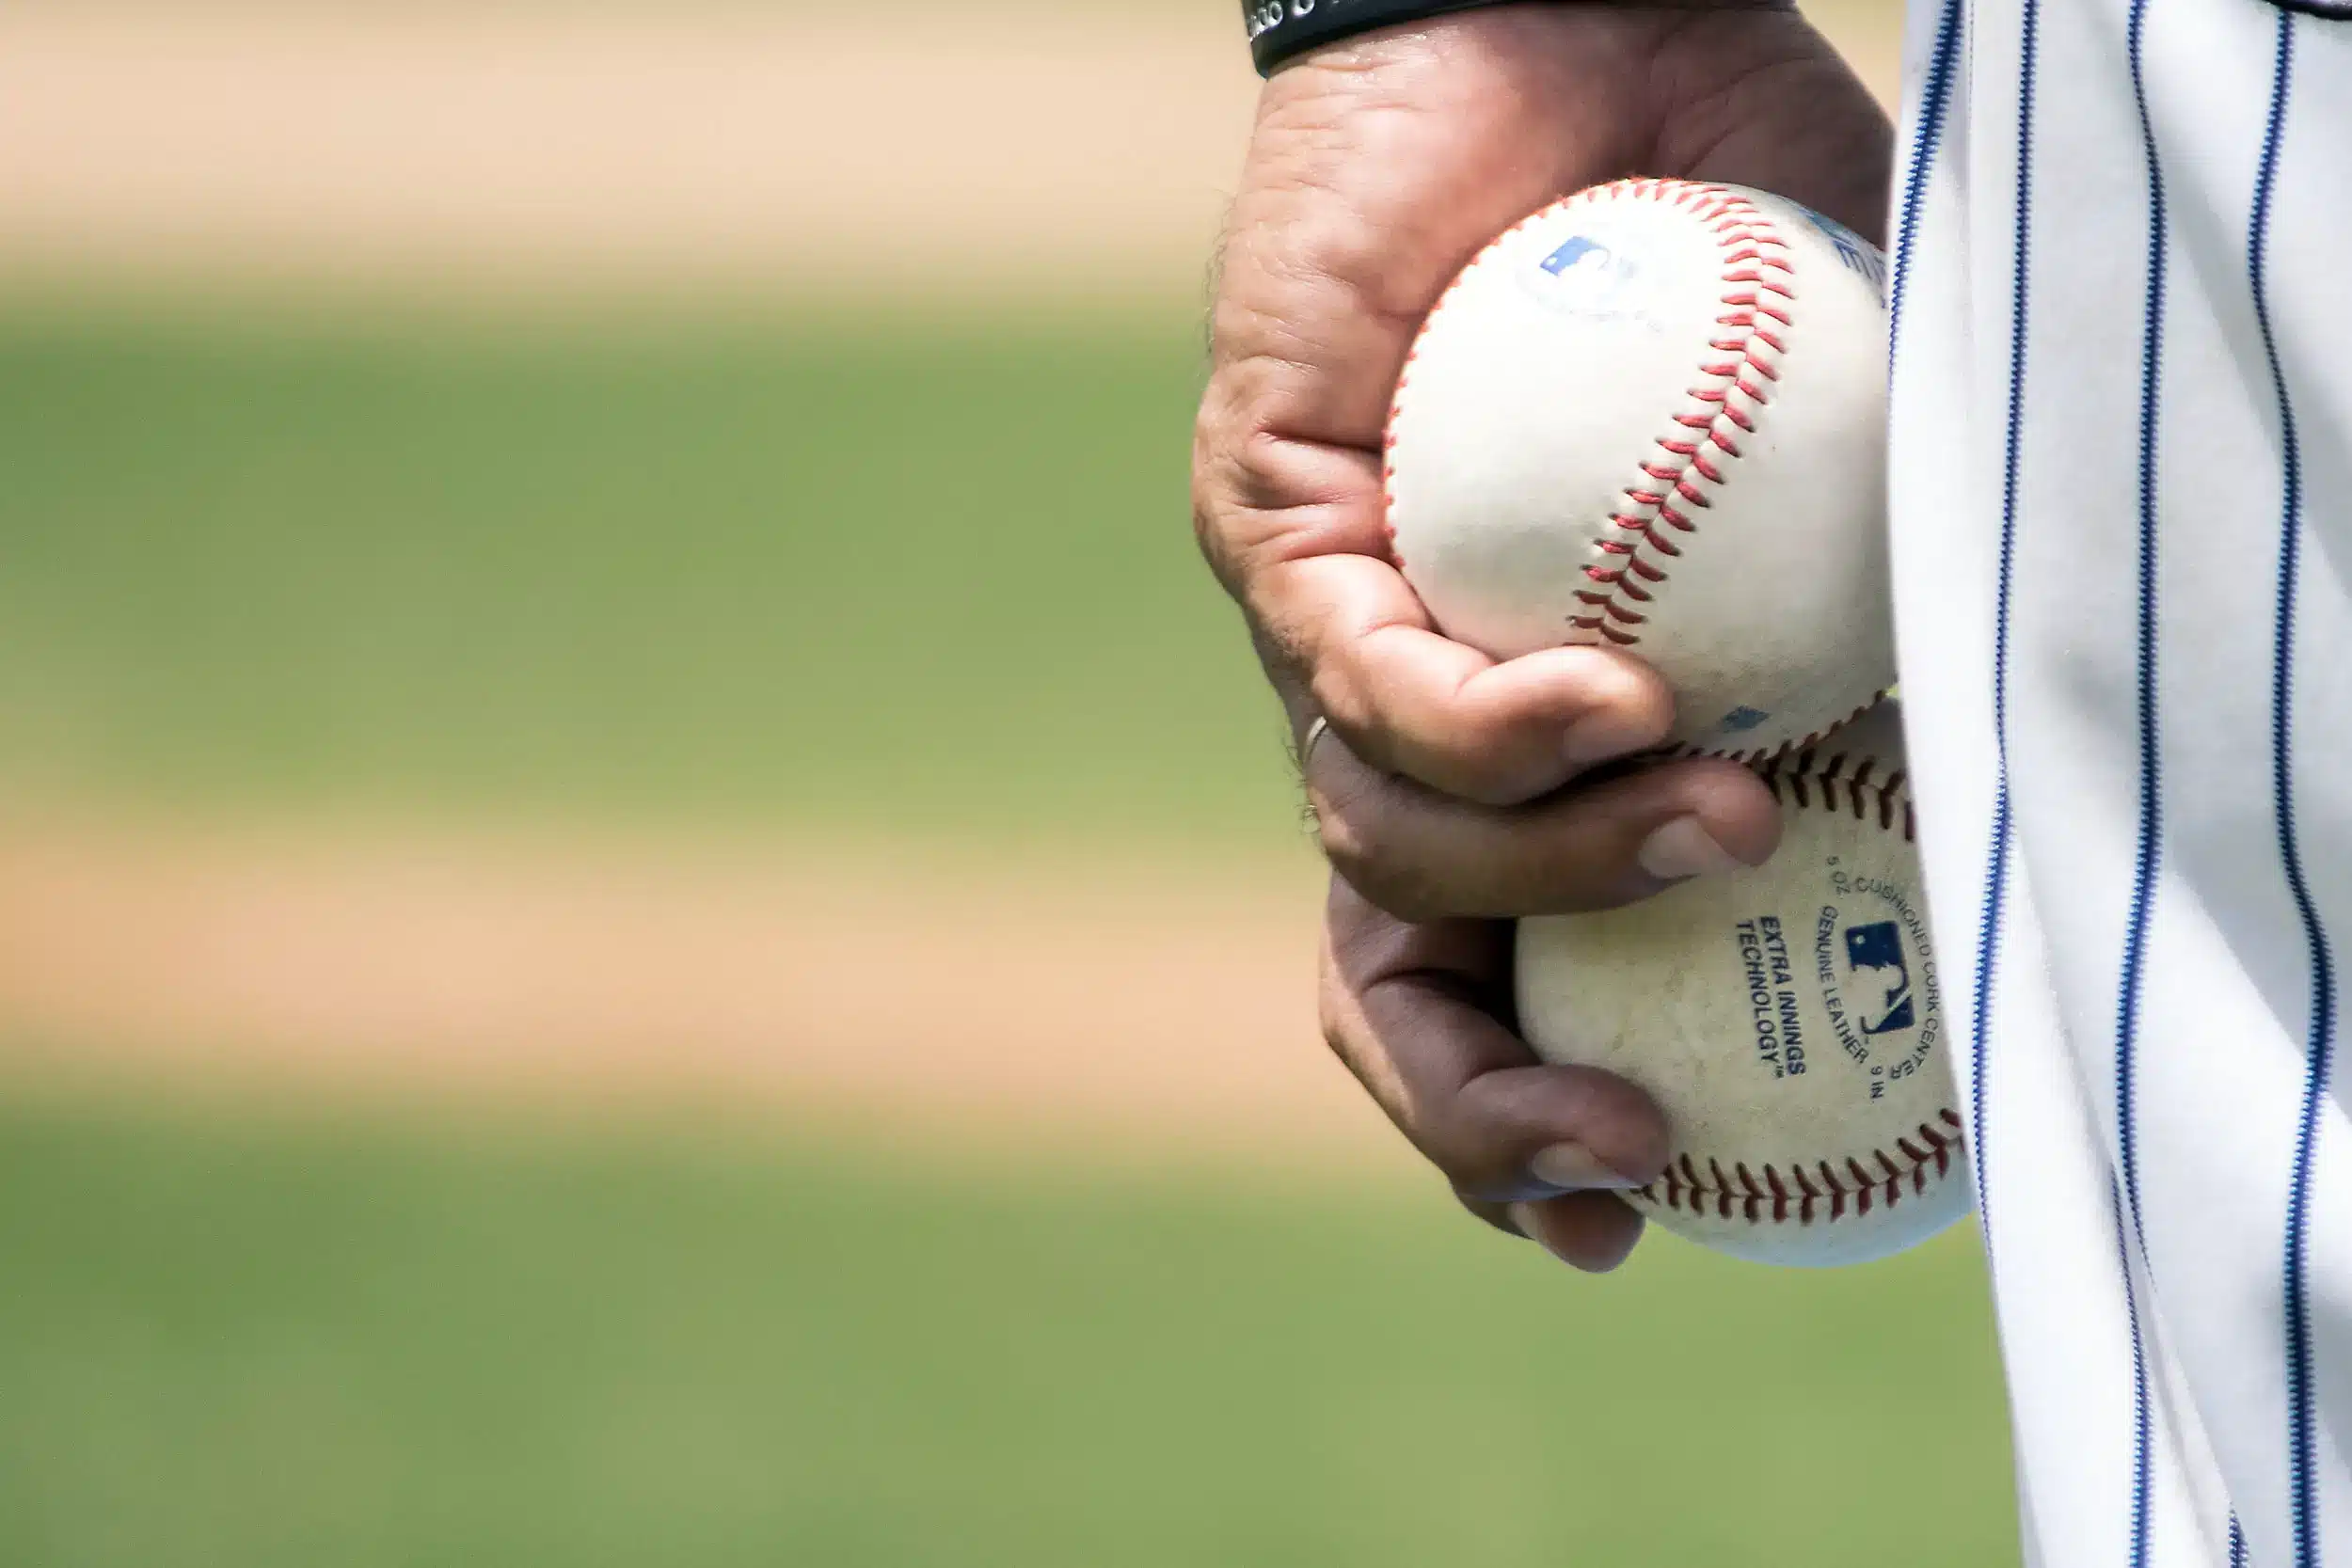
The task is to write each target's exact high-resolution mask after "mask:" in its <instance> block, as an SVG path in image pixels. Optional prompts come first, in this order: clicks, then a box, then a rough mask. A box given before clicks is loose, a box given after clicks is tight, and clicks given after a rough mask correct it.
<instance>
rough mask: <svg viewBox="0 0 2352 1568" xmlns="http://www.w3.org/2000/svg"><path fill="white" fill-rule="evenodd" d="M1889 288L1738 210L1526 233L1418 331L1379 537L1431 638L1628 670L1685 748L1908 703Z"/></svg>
mask: <svg viewBox="0 0 2352 1568" xmlns="http://www.w3.org/2000/svg"><path fill="white" fill-rule="evenodd" d="M1885 280H1886V268H1885V262H1884V260H1883V257H1882V256H1881V255H1880V253H1879V251H1878V250H1877V249H1876V248H1875V247H1874V246H1872V245H1870V244H1869V243H1868V242H1867V241H1865V240H1862V239H1860V238H1858V237H1857V236H1855V235H1854V234H1852V233H1851V232H1849V231H1848V230H1845V229H1842V228H1840V227H1839V226H1838V225H1836V224H1835V223H1832V222H1830V221H1829V220H1828V219H1826V218H1823V217H1820V216H1819V215H1817V214H1813V213H1811V212H1809V211H1807V210H1806V209H1805V208H1803V207H1801V206H1798V205H1797V204H1796V203H1794V202H1792V201H1788V200H1785V199H1783V198H1780V197H1776V196H1772V195H1769V194H1767V193H1765V192H1762V191H1755V190H1749V189H1746V188H1744V187H1741V186H1737V185H1715V184H1694V183H1690V182H1682V181H1674V180H1624V181H1618V182H1614V183H1613V184H1607V185H1597V186H1595V187H1593V188H1592V189H1590V190H1586V191H1581V192H1579V193H1577V194H1576V195H1575V196H1572V197H1569V198H1566V199H1565V200H1564V201H1561V202H1559V203H1557V204H1555V205H1553V206H1551V207H1549V208H1547V209H1545V210H1544V211H1542V212H1540V213H1537V214H1534V216H1532V217H1530V218H1528V219H1526V220H1525V221H1524V222H1522V223H1520V224H1518V225H1517V226H1516V227H1514V228H1513V229H1511V230H1508V231H1507V232H1505V233H1504V234H1503V235H1502V236H1501V237H1500V238H1499V239H1497V240H1496V241H1495V242H1494V243H1493V244H1492V245H1490V246H1488V247H1487V249H1486V251H1485V252H1484V253H1483V254H1481V255H1480V256H1479V257H1478V258H1477V259H1476V260H1474V261H1471V262H1470V265H1469V266H1468V267H1466V268H1465V269H1464V270H1463V272H1462V274H1461V276H1460V277H1458V278H1456V279H1455V281H1454V285H1453V287H1452V288H1451V289H1450V290H1449V291H1448V292H1447V293H1446V294H1445V296H1444V297H1443V298H1442V299H1441V300H1440V301H1439V302H1438V306H1437V308H1436V309H1433V310H1432V311H1431V312H1430V315H1429V318H1428V321H1427V322H1426V324H1425V325H1423V326H1422V332H1421V337H1420V339H1419V341H1418V342H1417V343H1416V344H1415V346H1414V349H1413V352H1412V356H1411V358H1410V360H1409V361H1408V362H1407V364H1406V370H1405V374H1404V377H1403V379H1402V381H1401V382H1400V384H1399V386H1398V388H1397V393H1396V401H1395V404H1394V406H1393V408H1392V410H1391V415H1390V420H1389V430H1388V453H1387V463H1386V468H1387V474H1386V479H1387V491H1388V523H1389V531H1390V535H1391V542H1392V547H1393V551H1394V554H1395V557H1396V560H1397V562H1398V564H1399V566H1400V567H1401V569H1402V570H1403V571H1404V573H1405V576H1406V579H1407V580H1408V581H1410V582H1411V583H1412V585H1413V588H1414V590H1415V591H1416V592H1417V593H1418V594H1420V595H1421V598H1422V603H1423V604H1424V605H1426V606H1427V607H1428V610H1429V611H1430V613H1431V615H1432V616H1433V617H1434V618H1435V619H1436V621H1437V624H1438V629H1440V630H1441V631H1443V632H1444V633H1445V634H1446V635H1447V636H1448V637H1451V638H1453V639H1454V640H1455V641H1461V642H1467V643H1469V644H1470V645H1471V646H1473V647H1476V648H1479V649H1481V650H1483V651H1484V652H1486V653H1487V654H1489V655H1491V656H1493V657H1496V658H1513V657H1518V656H1520V655H1523V654H1528V653H1532V652H1534V651H1535V650H1537V649H1540V648H1547V647H1553V646H1558V645H1560V644H1563V643H1591V644H1598V645H1605V646H1614V647H1623V648H1629V649H1631V650H1632V651H1634V652H1635V653H1636V654H1638V655H1639V656H1640V657H1643V658H1645V659H1646V660H1647V661H1648V662H1650V663H1651V664H1653V665H1655V666H1656V667H1657V668H1658V670H1659V671H1660V672H1661V673H1663V674H1664V675H1665V677H1666V679H1667V681H1668V682H1669V683H1670V684H1671V685H1672V686H1673V688H1674V689H1675V691H1676V694H1677V697H1678V699H1679V703H1680V705H1679V714H1680V722H1679V727H1678V728H1677V731H1676V733H1675V736H1673V738H1674V740H1675V741H1676V742H1677V743H1678V744H1681V745H1684V746H1687V747H1690V748H1692V749H1693V750H1697V751H1703V752H1713V753H1718V754H1722V755H1733V756H1741V757H1750V758H1759V757H1764V756H1769V755H1771V754H1772V753H1773V752H1777V751H1779V750H1781V749H1783V748H1786V747H1791V746H1797V745H1802V744H1804V742H1805V741H1806V740H1807V739H1809V738H1812V737H1815V736H1819V735H1820V734H1821V733H1823V732H1825V731H1827V730H1828V729H1830V728H1831V727H1832V726H1834V725H1836V724H1838V723H1841V722H1843V721H1846V720H1848V719H1850V718H1851V717H1853V716H1854V715H1855V714H1856V713H1858V712H1860V711H1861V710H1862V709H1863V708H1865V707H1867V705H1869V704H1870V703H1871V702H1873V701H1874V700H1875V699H1876V698H1878V697H1879V696H1880V695H1881V694H1882V693H1883V692H1884V691H1885V690H1886V689H1888V688H1889V687H1890V686H1892V685H1893V683H1894V679H1895V656H1894V634H1893V627H1892V624H1891V615H1890V611H1889V609H1888V605H1889V599H1890V591H1889V587H1888V582H1887V545H1886V525H1885V490H1886V467H1885V464H1886V455H1885V453H1886V442H1885V429H1886V371H1887V367H1886V308H1885V303H1884V293H1885Z"/></svg>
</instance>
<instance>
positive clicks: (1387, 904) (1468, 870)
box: [1306, 733, 1781, 920]
mask: <svg viewBox="0 0 2352 1568" xmlns="http://www.w3.org/2000/svg"><path fill="white" fill-rule="evenodd" d="M1306 776H1307V793H1308V799H1309V800H1310V802H1311V804H1312V805H1313V807H1314V813H1315V822H1316V827H1317V831H1318V832H1319V834H1320V836H1321V839H1322V844H1323V850H1324V853H1325V855H1326V856H1327V857H1328V858H1329V860H1330V862H1331V864H1332V866H1333V867H1334V868H1335V869H1336V870H1337V871H1338V872H1339V873H1340V875H1341V877H1342V878H1343V879H1345V880H1346V881H1347V882H1348V883H1349V884H1350V885H1351V886H1352V887H1353V888H1354V889H1355V890H1356V891H1357V892H1358V893H1359V894H1360V895H1362V896H1363V897H1365V898H1366V899H1368V900H1369V901H1370V902H1372V903H1374V904H1376V905H1378V906H1379V907H1380V908H1381V909H1383V910H1386V911H1389V912H1390V913H1391V914H1394V915H1397V916H1399V917H1400V918H1403V919H1407V920H1442V919H1455V918H1464V917H1474V918H1484V919H1500V918H1504V917H1514V916H1519V915H1530V914H1565V913H1575V912H1579V911H1588V910H1598V909H1611V908H1614V907H1615V906H1617V905H1620V904H1626V903H1630V902H1632V901H1633V900H1635V899H1638V898H1645V897H1647V896H1648V895H1651V894H1653V893H1657V892H1659V891H1660V890H1661V889H1662V888H1665V887H1668V886H1671V885H1672V884H1673V883H1675V882H1677V881H1681V880H1684V879H1688V878H1691V877H1698V876H1714V875H1722V874H1725V873H1728V872H1732V871H1736V870H1738V869H1739V868H1740V867H1742V866H1751V865H1760V864H1762V863H1764V862H1765V861H1766V860H1767V859H1769V858H1770V857H1771V855H1772V850H1773V849H1774V848H1776V847H1778V846H1779V843H1780V832H1781V816H1780V808H1779V806H1778V805H1777V804H1776V803H1775V802H1774V801H1773V800H1772V792H1771V791H1770V790H1768V789H1766V788H1765V787H1764V784H1763V782H1762V781H1761V780H1759V779H1758V778H1756V775H1755V774H1754V773H1752V772H1750V771H1749V770H1748V769H1747V768H1742V767H1740V765H1739V764H1737V763H1731V762H1724V761H1720V760H1716V759H1712V758H1692V759H1689V760H1685V761H1680V762H1663V763H1658V764H1653V765H1648V766H1645V767H1642V768H1637V769H1635V770H1633V771H1630V772H1626V773H1622V774H1620V775H1619V776H1617V777H1614V778H1607V779H1602V780H1597V781H1593V782H1588V783H1585V784H1580V785H1578V787H1577V788H1575V789H1573V790H1570V791H1567V792H1565V793H1562V794H1556V795H1552V796H1549V797H1547V798H1545V799H1543V800H1536V801H1534V802H1533V803H1531V804H1528V805H1523V806H1514V807H1505V808H1497V807H1489V806H1480V805H1476V804H1472V803H1470V802H1466V801H1462V800H1454V799H1451V798H1449V797H1447V796H1445V795H1442V794H1439V793H1438V792H1437V791H1435V790H1431V789H1428V788H1426V787H1424V786H1423V785H1421V784H1416V783H1415V782H1413V781H1412V780H1409V779H1406V778H1401V777H1398V776H1395V775H1393V774H1389V773H1384V772H1382V771H1381V770H1379V769H1378V768H1372V767H1369V766H1367V765H1366V764H1365V763H1364V762H1363V760H1362V759H1361V758H1359V757H1358V756H1357V755H1356V754H1355V752H1354V751H1353V749H1352V748H1351V747H1350V746H1349V745H1348V743H1347V741H1346V739H1345V737H1344V736H1341V735H1338V734H1336V733H1333V734H1327V735H1326V736H1324V737H1323V738H1322V739H1321V740H1320V741H1319V742H1318V743H1317V744H1316V746H1315V747H1314V750H1313V754H1312V755H1311V756H1310V757H1308V759H1307V769H1306Z"/></svg>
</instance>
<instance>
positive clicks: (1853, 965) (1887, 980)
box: [1846, 920, 1919, 1036]
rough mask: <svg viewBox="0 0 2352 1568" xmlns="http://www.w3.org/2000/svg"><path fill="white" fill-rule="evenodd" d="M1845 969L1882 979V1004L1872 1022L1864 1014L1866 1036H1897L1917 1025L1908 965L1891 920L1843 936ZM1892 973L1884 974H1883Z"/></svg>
mask: <svg viewBox="0 0 2352 1568" xmlns="http://www.w3.org/2000/svg"><path fill="white" fill-rule="evenodd" d="M1846 966H1847V967H1848V968H1849V969H1851V970H1853V971H1855V972H1856V973H1857V974H1859V973H1861V972H1863V971H1866V970H1867V971H1873V972H1876V973H1878V974H1881V975H1882V976H1883V979H1884V984H1885V986H1886V1000H1885V1002H1884V1003H1883V1005H1882V1006H1880V1007H1879V1008H1878V1010H1877V1016H1876V1018H1875V1019H1873V1018H1871V1017H1870V1016H1869V1015H1868V1014H1867V1013H1866V1014H1865V1015H1864V1017H1863V1020H1862V1032H1863V1033H1864V1034H1866V1035H1870V1036H1878V1035H1897V1034H1900V1033H1902V1031H1904V1030H1906V1029H1910V1028H1914V1027H1915V1026H1916V1025H1917V1023H1918V1022H1919V1019H1918V1009H1917V1008H1916V1007H1915V1006H1913V1004H1912V1000H1911V965H1910V963H1909V962H1908V961H1907V960H1906V959H1905V958H1903V934H1902V930H1901V928H1900V927H1898V926H1897V925H1896V924H1895V923H1894V922H1893V921H1891V920H1884V921H1881V922H1879V923H1878V924H1877V925H1875V926H1856V927H1851V928H1850V929H1849V930H1848V931H1847V932H1846ZM1890 970H1891V971H1892V972H1893V973H1892V974H1887V973H1886V972H1887V971H1890Z"/></svg>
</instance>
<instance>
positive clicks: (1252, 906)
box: [0, 819, 1390, 1164]
mask: <svg viewBox="0 0 2352 1568" xmlns="http://www.w3.org/2000/svg"><path fill="white" fill-rule="evenodd" d="M1318 895H1319V890H1318V888H1317V886H1316V879H1315V876H1314V869H1313V866H1312V864H1311V860H1310V858H1309V857H1308V856H1307V855H1306V853H1305V852H1304V850H1303V848H1302V851H1301V853H1300V855H1299V856H1297V857H1296V858H1295V859H1293V860H1287V861H1285V862H1284V863H1273V864H1265V863H1261V864H1258V865H1255V866H1248V867H1239V868H1233V869H1232V870H1230V871H1229V872H1226V873H1223V874H1211V873H1207V872H1204V871H1203V870H1201V869H1200V868H1199V867H1194V868H1191V869H1178V868H1173V867H1171V866H1169V865H1168V864H1165V863H1163V864H1159V865H1152V864H1148V863H1136V864H1135V865H1132V866H1127V867H1116V868H1105V867H1104V866H1102V865H1101V864H1099V863H1098V864H1095V865H1093V866H1091V867H1081V866H1079V865H1077V864H1076V863H1071V864H1070V865H1067V866H1060V867H1057V866H1050V865H1049V866H1038V865H1026V866H1025V865H1021V864H1018V863H1013V862H1011V861H1009V860H1004V859H999V860H995V861H993V862H984V861H977V860H969V861H964V862H961V863H939V862H937V861H930V860H925V859H921V858H917V857H916V856H914V855H913V854H912V853H906V852H898V853H893V852H887V851H869V852H864V853H857V854H852V853H850V852H848V851H845V850H839V849H834V850H814V849H807V848H794V847H779V846H766V847H763V846H759V845H755V844H741V845H729V846H719V845H694V844H691V843H682V842H674V843H670V844H666V845H663V844H651V843H639V844H635V845H630V844H627V843H603V844H598V845H585V844H581V843H579V842H556V841H553V840H548V839H545V838H542V839H538V840H533V839H532V838H531V837H529V836H528V835H516V834H487V835H467V834H463V833H455V832H438V833H426V832H399V831H375V832H360V833H355V832H349V831H337V830H319V829H312V830H298V829H288V828H279V829H244V830H211V831H196V830H189V829H185V828H182V829H177V830H163V829H152V830H138V829H134V828H130V827H127V826H125V825H122V824H120V823H112V824H106V825H93V824H89V823H81V824H68V823H61V822H59V821H56V820H54V819H51V820H43V821H38V822H33V821H25V820H23V819H19V820H16V821H13V822H8V823H0V1071H8V1072H13V1073H18V1074H36V1075H40V1076H44V1077H46V1076H51V1075H55V1074H58V1073H63V1074H66V1075H68V1076H70V1077H76V1078H87V1077H90V1076H92V1075H95V1076H96V1077H97V1078H99V1079H100V1080H102V1081H106V1082H113V1083H116V1084H121V1085H139V1086H145V1087H149V1088H153V1087H159V1086H160V1087H164V1088H167V1089H168V1088H173V1087H177V1088H182V1089H202V1088H215V1087H222V1086H226V1087H229V1088H231V1089H239V1088H245V1089H250V1088H253V1087H257V1086H258V1087H261V1088H262V1089H284V1088H292V1089H294V1090H298V1091H303V1092H326V1093H343V1092H351V1091H362V1092H365V1093H367V1094H369V1095H371V1096H381V1095H386V1094H389V1095H392V1096H395V1097H398V1096H410V1095H416V1094H419V1093H422V1094H424V1095H426V1096H428V1097H438V1096H442V1095H446V1094H451V1093H454V1094H457V1095H460V1096H463V1097H467V1098H483V1099H487V1100H489V1101H494V1102H496V1101H528V1102H531V1103H536V1104H542V1105H555V1106H559V1107H560V1106H572V1107H578V1108H584V1109H587V1110H590V1111H598V1110H607V1109H619V1110H627V1109H629V1108H631V1107H639V1108H642V1107H644V1106H647V1105H660V1104H663V1103H667V1104H671V1105H674V1106H682V1107H687V1108H691V1107H693V1106H695V1105H704V1106H726V1107H730V1108H733V1109H737V1110H743V1109H748V1110H750V1111H752V1112H753V1113H755V1114H756V1113H760V1112H762V1111H763V1110H768V1111H773V1110H777V1109H782V1108H787V1107H788V1108H789V1109H790V1110H791V1112H792V1113H793V1114H794V1115H795V1116H796V1117H802V1118H803V1119H805V1118H806V1117H808V1116H809V1115H810V1114H811V1113H815V1114H817V1115H818V1117H820V1118H830V1119H834V1120H837V1121H840V1122H842V1123H844V1124H847V1125H852V1126H863V1127H868V1128H871V1129H875V1130H879V1131H880V1132H882V1133H883V1134H884V1135H886V1136H890V1137H915V1138H920V1139H923V1140H924V1141H926V1143H927V1144H937V1145H945V1146H950V1147H953V1146H960V1145H962V1144H965V1143H970V1142H978V1143H980V1144H983V1145H990V1144H993V1145H998V1146H1001V1145H1002V1144H1003V1142H1004V1141H1005V1140H1006V1139H1008V1138H1011V1139H1014V1140H1016V1141H1018V1142H1021V1143H1024V1144H1029V1143H1035V1144H1040V1145H1043V1146H1045V1147H1048V1148H1066V1147H1073V1146H1075V1147H1086V1148H1108V1149H1114V1150H1116V1149H1120V1148H1126V1149H1130V1150H1132V1151H1133V1152H1135V1153H1136V1154H1137V1155H1138V1156H1141V1157H1145V1158H1152V1159H1158V1158H1165V1157H1167V1156H1168V1155H1171V1154H1175V1155H1186V1154H1198V1155H1202V1156H1206V1157H1209V1158H1212V1159H1220V1160H1221V1159H1225V1158H1229V1157H1232V1156H1234V1155H1236V1154H1243V1155H1246V1157H1247V1158H1248V1160H1249V1161H1250V1162H1251V1163H1263V1162H1265V1161H1269V1160H1270V1161H1273V1162H1275V1163H1278V1164H1279V1163H1284V1162H1288V1161H1291V1160H1294V1159H1295V1160H1298V1161H1303V1162H1311V1161H1313V1160H1315V1159H1318V1158H1321V1157H1323V1156H1327V1155H1330V1154H1333V1153H1341V1152H1344V1153H1347V1154H1349V1155H1351V1156H1361V1155H1363V1154H1366V1153H1372V1152H1375V1151H1383V1152H1385V1151H1389V1149H1390V1142H1389V1136H1388V1134H1387V1132H1386V1129H1385V1127H1384V1126H1383V1125H1382V1124H1381V1123H1380V1122H1379V1120H1378V1117H1376V1116H1375V1114H1374V1113H1373V1112H1372V1111H1371V1110H1370V1108H1369V1106H1368V1104H1367V1103H1366V1102H1364V1101H1361V1100H1360V1097H1359V1096H1358V1095H1357V1094H1356V1093H1355V1091H1354V1089H1353V1087H1352V1086H1351V1085H1349V1084H1348V1083H1347V1082H1346V1079H1345V1076H1344V1074H1343V1073H1342V1072H1341V1071H1340V1069H1338V1067H1337V1066H1336V1065H1335V1064H1334V1063H1332V1062H1331V1061H1330V1060H1329V1058H1328V1057H1327V1055H1326V1054H1325V1053H1324V1051H1323V1048H1322V1046H1321V1044H1320V1042H1319V1041H1318V1039H1317V1037H1316V1032H1315V1026H1314V1016H1313V1013H1314V1008H1313V960H1314V944H1315V930H1316V922H1315V913H1316V905H1317V899H1318ZM1351 1163H1356V1162H1354V1161H1353V1160H1351Z"/></svg>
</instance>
